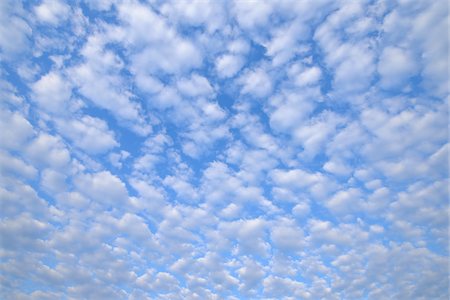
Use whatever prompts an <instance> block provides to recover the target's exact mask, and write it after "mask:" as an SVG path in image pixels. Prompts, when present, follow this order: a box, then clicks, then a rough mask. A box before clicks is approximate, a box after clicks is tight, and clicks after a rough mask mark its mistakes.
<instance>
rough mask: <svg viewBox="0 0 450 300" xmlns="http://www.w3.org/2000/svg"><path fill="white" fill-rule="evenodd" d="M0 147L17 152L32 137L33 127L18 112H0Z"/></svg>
mask: <svg viewBox="0 0 450 300" xmlns="http://www.w3.org/2000/svg"><path fill="white" fill-rule="evenodd" d="M0 132H1V135H2V138H1V141H0V145H1V147H2V148H5V149H9V150H19V149H21V148H22V147H23V146H24V144H25V143H26V142H27V141H28V140H29V139H30V138H31V137H32V136H33V134H34V131H33V126H32V125H31V124H30V122H28V120H27V119H26V118H25V117H24V116H23V115H22V114H20V113H18V112H12V111H9V110H0Z"/></svg>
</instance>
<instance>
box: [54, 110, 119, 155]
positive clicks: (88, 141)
mask: <svg viewBox="0 0 450 300" xmlns="http://www.w3.org/2000/svg"><path fill="white" fill-rule="evenodd" d="M56 126H57V128H58V130H59V131H60V132H61V134H62V135H63V136H65V137H67V138H68V139H70V140H71V141H72V142H73V143H74V144H75V146H77V147H79V148H81V149H83V150H84V151H86V152H88V153H92V154H97V153H103V152H105V151H107V150H109V149H111V148H113V147H116V146H118V145H119V144H118V143H117V141H116V140H115V137H114V133H113V132H112V131H111V130H109V129H108V125H107V124H106V122H104V121H103V120H101V119H98V118H93V117H91V116H83V117H81V118H80V119H73V120H62V119H59V120H56Z"/></svg>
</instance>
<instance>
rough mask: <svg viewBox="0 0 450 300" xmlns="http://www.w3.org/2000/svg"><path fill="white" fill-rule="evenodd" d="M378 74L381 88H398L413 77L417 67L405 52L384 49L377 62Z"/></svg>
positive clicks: (390, 48)
mask: <svg viewBox="0 0 450 300" xmlns="http://www.w3.org/2000/svg"><path fill="white" fill-rule="evenodd" d="M378 72H379V73H380V76H381V86H382V87H383V88H387V89H390V88H398V87H401V85H402V84H404V83H405V82H406V81H407V80H408V79H409V78H410V77H413V76H414V75H415V73H416V72H417V66H416V62H415V60H414V58H413V57H412V55H411V54H410V53H408V52H407V51H405V50H403V49H401V48H396V47H386V48H385V49H383V53H382V54H381V56H380V61H379V62H378Z"/></svg>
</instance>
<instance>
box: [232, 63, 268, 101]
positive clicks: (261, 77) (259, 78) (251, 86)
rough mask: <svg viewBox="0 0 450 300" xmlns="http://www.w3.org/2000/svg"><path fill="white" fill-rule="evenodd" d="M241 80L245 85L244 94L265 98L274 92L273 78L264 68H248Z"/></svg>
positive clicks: (243, 87) (242, 91)
mask: <svg viewBox="0 0 450 300" xmlns="http://www.w3.org/2000/svg"><path fill="white" fill-rule="evenodd" d="M239 81H240V82H241V84H242V85H243V86H242V90H241V93H242V94H250V95H253V96H254V97H256V98H264V97H266V96H268V95H269V94H270V93H271V92H272V79H271V78H270V77H269V75H268V74H267V73H266V71H264V70H263V69H255V70H248V71H247V72H246V74H245V75H243V76H242V77H240V79H239Z"/></svg>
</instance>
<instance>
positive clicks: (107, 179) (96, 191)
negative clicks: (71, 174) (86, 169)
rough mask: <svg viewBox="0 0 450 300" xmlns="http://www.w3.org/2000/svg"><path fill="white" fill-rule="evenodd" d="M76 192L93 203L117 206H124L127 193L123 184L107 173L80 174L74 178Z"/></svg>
mask: <svg viewBox="0 0 450 300" xmlns="http://www.w3.org/2000/svg"><path fill="white" fill-rule="evenodd" d="M74 184H75V186H76V188H77V189H78V191H79V192H80V193H82V194H84V195H85V196H87V197H89V198H90V199H92V200H93V201H96V202H98V203H101V204H104V205H107V206H117V205H119V206H120V205H124V204H126V201H127V197H128V192H127V189H126V187H125V184H124V183H123V182H122V181H121V180H120V179H119V178H118V177H117V176H114V175H112V174H111V173H110V172H108V171H102V172H98V173H93V174H80V175H78V176H77V177H75V178H74Z"/></svg>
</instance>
